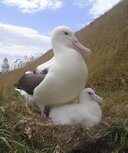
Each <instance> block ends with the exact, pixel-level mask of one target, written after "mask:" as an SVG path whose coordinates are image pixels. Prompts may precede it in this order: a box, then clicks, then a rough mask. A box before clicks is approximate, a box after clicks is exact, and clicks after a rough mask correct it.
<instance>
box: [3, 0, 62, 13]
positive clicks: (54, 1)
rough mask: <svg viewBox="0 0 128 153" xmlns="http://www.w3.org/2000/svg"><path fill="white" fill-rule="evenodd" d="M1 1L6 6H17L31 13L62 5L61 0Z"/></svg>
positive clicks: (57, 7) (24, 11)
mask: <svg viewBox="0 0 128 153" xmlns="http://www.w3.org/2000/svg"><path fill="white" fill-rule="evenodd" d="M1 2H2V3H4V4H6V5H8V6H13V7H17V8H19V9H20V11H22V12H23V13H33V12H38V11H41V10H45V9H59V8H61V7H62V1H61V0H2V1H1Z"/></svg>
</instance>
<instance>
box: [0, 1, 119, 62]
mask: <svg viewBox="0 0 128 153" xmlns="http://www.w3.org/2000/svg"><path fill="white" fill-rule="evenodd" d="M119 1H120V0H0V64H1V62H2V59H3V58H4V57H5V56H6V57H8V58H9V61H10V62H11V63H12V62H13V61H14V60H15V59H16V58H23V57H24V56H26V55H27V56H31V55H35V54H36V53H41V52H42V53H44V52H46V51H47V50H48V49H49V48H51V42H50V34H51V32H52V30H53V28H55V27H56V26H58V25H67V26H69V27H70V28H72V29H73V31H77V30H80V29H81V28H83V27H85V26H86V25H87V24H88V23H90V22H92V21H93V20H94V19H95V18H97V17H99V16H100V15H102V14H104V12H106V11H107V10H109V9H111V8H112V7H113V6H114V5H115V4H117V3H118V2H119Z"/></svg>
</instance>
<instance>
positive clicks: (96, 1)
mask: <svg viewBox="0 0 128 153" xmlns="http://www.w3.org/2000/svg"><path fill="white" fill-rule="evenodd" d="M120 1H121V0H89V2H90V3H92V7H91V9H90V14H91V15H92V16H93V18H97V17H99V16H100V15H102V14H104V13H105V12H106V11H108V10H109V9H111V8H112V7H113V6H114V5H116V4H117V3H118V2H120Z"/></svg>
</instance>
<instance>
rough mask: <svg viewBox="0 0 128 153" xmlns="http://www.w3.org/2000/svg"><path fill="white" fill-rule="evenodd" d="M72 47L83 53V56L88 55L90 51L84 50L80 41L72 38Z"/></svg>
mask: <svg viewBox="0 0 128 153" xmlns="http://www.w3.org/2000/svg"><path fill="white" fill-rule="evenodd" d="M72 45H73V48H74V49H75V50H77V51H79V52H82V53H84V54H85V55H88V54H90V53H91V50H90V49H89V48H86V47H85V46H83V45H82V44H81V43H80V41H79V40H78V39H77V38H76V37H75V36H74V38H73V40H72Z"/></svg>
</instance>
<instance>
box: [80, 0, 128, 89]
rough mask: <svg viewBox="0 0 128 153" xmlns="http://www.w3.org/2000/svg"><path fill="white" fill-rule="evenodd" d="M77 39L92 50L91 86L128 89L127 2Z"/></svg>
mask: <svg viewBox="0 0 128 153" xmlns="http://www.w3.org/2000/svg"><path fill="white" fill-rule="evenodd" d="M77 35H78V37H79V39H80V40H81V42H82V43H83V44H84V45H86V46H88V47H90V48H91V49H92V55H91V56H90V57H89V59H88V65H89V71H90V73H89V81H90V83H93V85H100V87H102V88H109V89H110V88H111V89H113V88H114V89H115V88H121V87H122V88H124V87H126V84H128V60H127V57H128V1H127V0H124V1H123V2H121V3H120V4H118V5H117V6H115V7H114V8H113V9H112V10H110V11H109V12H107V13H105V14H104V15H103V16H102V17H100V18H98V19H96V20H95V21H94V22H92V23H91V24H90V25H88V26H87V27H86V28H84V29H82V30H80V31H79V32H78V33H77ZM127 87H128V86H127Z"/></svg>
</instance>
